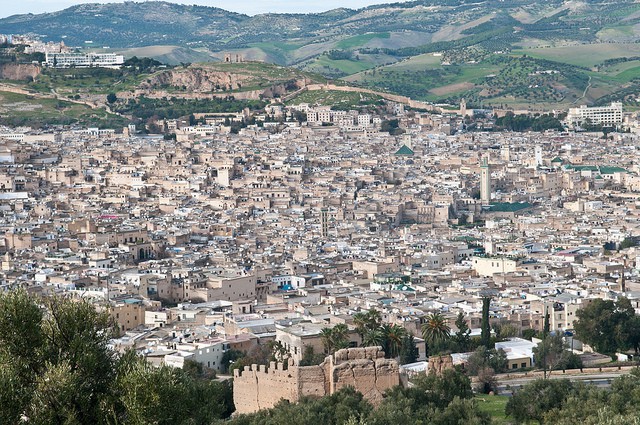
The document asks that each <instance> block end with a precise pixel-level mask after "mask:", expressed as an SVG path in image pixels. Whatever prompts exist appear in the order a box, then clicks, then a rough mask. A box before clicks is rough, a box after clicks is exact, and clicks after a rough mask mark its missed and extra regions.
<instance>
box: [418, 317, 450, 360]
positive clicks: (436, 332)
mask: <svg viewBox="0 0 640 425" xmlns="http://www.w3.org/2000/svg"><path fill="white" fill-rule="evenodd" d="M450 332H451V329H450V328H449V325H447V321H446V319H445V318H444V316H443V315H442V314H440V313H432V314H429V315H427V317H426V322H425V323H423V324H422V337H423V338H424V340H425V342H426V343H427V351H428V352H429V353H430V354H434V351H435V347H436V346H437V345H438V344H440V343H442V342H444V341H446V340H447V339H448V338H449V333H450Z"/></svg>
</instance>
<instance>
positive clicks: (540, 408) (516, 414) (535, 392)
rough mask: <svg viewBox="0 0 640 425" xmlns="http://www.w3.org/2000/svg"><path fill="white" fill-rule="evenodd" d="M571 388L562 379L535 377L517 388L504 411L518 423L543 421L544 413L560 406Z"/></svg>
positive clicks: (569, 383) (568, 383) (571, 385)
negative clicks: (535, 378)
mask: <svg viewBox="0 0 640 425" xmlns="http://www.w3.org/2000/svg"><path fill="white" fill-rule="evenodd" d="M572 390H573V384H572V383H571V381H569V380H564V379H558V380H554V379H537V380H535V381H533V382H531V383H529V384H527V385H526V386H524V387H523V388H521V389H520V390H518V391H517V392H516V393H515V394H513V396H512V397H511V398H510V399H509V401H508V402H507V406H506V408H505V413H506V414H507V416H510V417H512V418H513V419H515V420H516V421H517V422H518V423H526V422H528V421H538V422H539V423H543V422H544V415H545V414H546V413H547V412H548V411H550V410H551V409H556V408H560V407H561V406H562V405H563V404H564V401H565V400H566V399H567V397H569V395H570V394H571V391H572Z"/></svg>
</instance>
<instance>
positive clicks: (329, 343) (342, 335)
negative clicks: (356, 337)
mask: <svg viewBox="0 0 640 425" xmlns="http://www.w3.org/2000/svg"><path fill="white" fill-rule="evenodd" d="M320 338H321V339H322V344H323V345H324V350H325V353H327V354H333V353H335V352H336V351H338V350H341V349H343V348H347V347H349V328H348V327H347V325H345V324H344V323H339V324H337V325H335V326H334V327H333V328H324V329H322V331H320Z"/></svg>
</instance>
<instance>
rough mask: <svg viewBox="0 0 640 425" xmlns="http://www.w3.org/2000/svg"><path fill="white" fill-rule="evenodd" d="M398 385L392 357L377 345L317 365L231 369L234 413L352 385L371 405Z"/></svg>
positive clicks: (341, 353)
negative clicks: (232, 374) (385, 392)
mask: <svg viewBox="0 0 640 425" xmlns="http://www.w3.org/2000/svg"><path fill="white" fill-rule="evenodd" d="M399 384H400V372H399V368H398V363H397V362H396V361H395V360H390V359H385V358H384V351H382V349H381V348H380V347H366V348H348V349H344V350H339V351H337V352H336V353H335V354H333V355H331V356H328V357H327V358H326V359H325V360H324V362H322V363H321V364H320V365H318V366H289V367H288V368H287V369H285V367H284V365H283V364H281V363H274V362H271V364H270V365H269V367H268V368H267V367H266V366H263V365H261V366H257V365H252V366H251V367H249V366H246V367H245V368H244V370H243V371H242V372H241V371H239V370H235V371H234V381H233V399H234V402H235V405H236V413H239V414H241V413H252V412H256V411H258V410H260V409H267V408H270V407H273V406H274V405H275V404H276V403H277V402H278V401H280V400H281V399H285V400H289V401H291V402H297V401H298V400H300V398H301V397H303V396H312V397H323V396H326V395H331V394H333V393H334V392H336V391H338V390H340V389H341V388H344V387H353V388H355V389H356V390H358V391H360V392H361V393H362V394H363V395H364V397H365V398H366V399H367V400H369V401H371V402H372V403H374V404H378V403H380V402H381V401H382V394H383V393H384V391H386V390H387V389H389V388H391V387H394V386H396V385H399Z"/></svg>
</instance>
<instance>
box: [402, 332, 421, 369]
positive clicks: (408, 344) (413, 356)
mask: <svg viewBox="0 0 640 425" xmlns="http://www.w3.org/2000/svg"><path fill="white" fill-rule="evenodd" d="M419 354H420V353H419V352H418V347H416V341H415V339H414V338H413V335H411V334H407V335H406V336H405V337H404V338H402V346H401V347H400V364H409V363H415V362H416V361H417V360H418V355H419Z"/></svg>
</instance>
